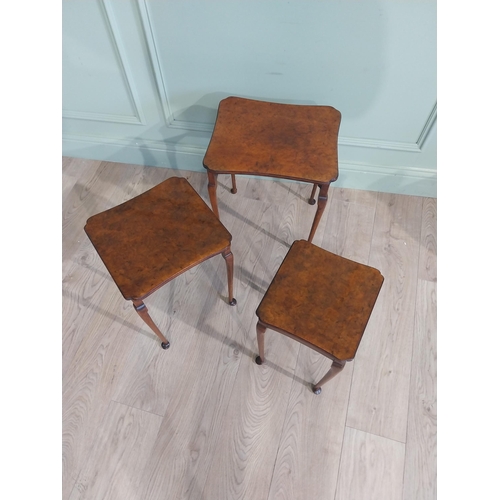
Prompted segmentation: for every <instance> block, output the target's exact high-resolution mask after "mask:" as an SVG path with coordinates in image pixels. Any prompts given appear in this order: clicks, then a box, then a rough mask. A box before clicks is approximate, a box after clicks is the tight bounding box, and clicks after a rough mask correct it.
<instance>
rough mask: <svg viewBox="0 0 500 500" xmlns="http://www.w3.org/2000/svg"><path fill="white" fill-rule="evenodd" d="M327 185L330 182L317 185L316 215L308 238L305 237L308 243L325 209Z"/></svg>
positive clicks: (328, 185)
mask: <svg viewBox="0 0 500 500" xmlns="http://www.w3.org/2000/svg"><path fill="white" fill-rule="evenodd" d="M329 187H330V183H328V184H320V185H319V195H318V208H317V209H316V215H315V216H314V220H313V223H312V227H311V232H310V233H309V238H308V239H307V241H308V242H309V243H311V242H312V239H313V238H314V233H315V232H316V229H318V225H319V221H320V220H321V216H322V215H323V212H324V210H325V207H326V202H327V201H328V188H329Z"/></svg>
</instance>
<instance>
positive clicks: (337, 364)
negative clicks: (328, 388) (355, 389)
mask: <svg viewBox="0 0 500 500" xmlns="http://www.w3.org/2000/svg"><path fill="white" fill-rule="evenodd" d="M344 366H345V361H333V362H332V366H331V367H330V369H329V370H328V371H327V372H326V373H325V376H324V377H323V378H322V379H321V380H320V381H319V382H318V383H317V384H315V385H313V387H312V390H313V392H314V394H321V386H322V385H324V384H326V383H327V382H328V381H329V380H331V379H332V378H333V377H335V375H338V374H339V373H340V372H341V371H342V370H343V369H344Z"/></svg>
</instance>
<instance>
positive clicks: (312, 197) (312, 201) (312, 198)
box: [308, 184, 318, 205]
mask: <svg viewBox="0 0 500 500" xmlns="http://www.w3.org/2000/svg"><path fill="white" fill-rule="evenodd" d="M317 187H318V185H317V184H313V188H312V192H311V196H310V197H309V201H308V203H309V205H314V204H315V203H316V200H315V199H314V195H315V194H316V188H317Z"/></svg>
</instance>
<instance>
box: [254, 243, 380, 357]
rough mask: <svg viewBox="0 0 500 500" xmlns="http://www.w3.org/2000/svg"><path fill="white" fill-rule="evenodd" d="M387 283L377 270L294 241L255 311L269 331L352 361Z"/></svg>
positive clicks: (327, 354) (331, 355) (311, 245)
mask: <svg viewBox="0 0 500 500" xmlns="http://www.w3.org/2000/svg"><path fill="white" fill-rule="evenodd" d="M383 281H384V278H383V276H382V275H381V274H380V272H379V271H378V270H377V269H374V268H373V267H369V266H366V265H363V264H359V263H357V262H354V261H352V260H349V259H345V258H344V257H340V256H338V255H335V254H333V253H331V252H328V251H326V250H324V249H322V248H320V247H317V246H316V245H313V244H311V243H308V242H307V241H304V240H301V241H295V242H294V243H293V245H292V246H291V248H290V250H289V252H288V254H287V256H286V257H285V260H284V261H283V263H282V265H281V267H280V268H279V270H278V272H277V274H276V276H275V277H274V279H273V281H272V283H271V285H270V286H269V288H268V290H267V292H266V294H265V295H264V298H263V299H262V302H261V303H260V305H259V307H258V308H257V311H256V313H257V316H258V318H259V321H260V322H261V323H264V324H265V325H266V326H267V327H269V328H273V329H275V330H277V331H280V332H283V333H285V334H288V335H290V336H292V337H293V338H296V339H297V340H298V341H300V342H303V343H304V344H306V345H308V346H310V347H312V348H314V349H317V350H318V351H319V352H321V353H322V354H324V355H325V356H327V357H329V358H330V359H332V360H338V361H349V360H352V359H353V358H354V356H355V354H356V351H357V349H358V346H359V343H360V342H361V338H362V336H363V333H364V331H365V328H366V325H367V323H368V320H369V318H370V315H371V312H372V309H373V307H374V305H375V301H376V300H377V296H378V294H379V291H380V288H381V287H382V283H383Z"/></svg>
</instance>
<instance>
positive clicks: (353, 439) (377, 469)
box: [335, 427, 405, 500]
mask: <svg viewBox="0 0 500 500" xmlns="http://www.w3.org/2000/svg"><path fill="white" fill-rule="evenodd" d="M404 455H405V445H404V444H403V443H399V442H397V441H392V440H390V439H386V438H383V437H380V436H376V435H374V434H368V433H365V432H363V431H359V430H357V429H351V428H350V427H346V429H345V436H344V445H343V448H342V460H341V464H340V471H339V482H338V486H337V492H336V495H335V500H373V499H379V498H383V499H384V500H400V499H401V497H402V494H403V462H404Z"/></svg>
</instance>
